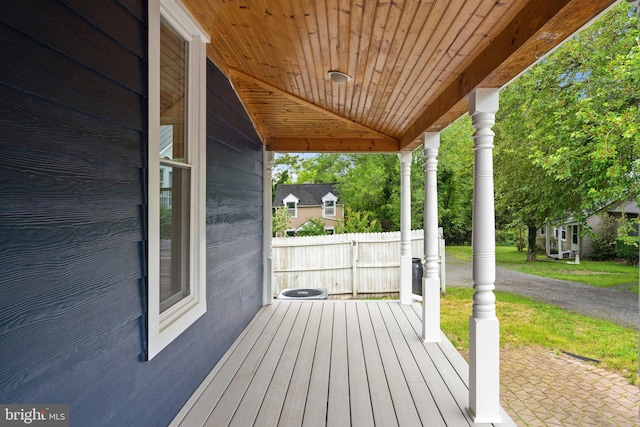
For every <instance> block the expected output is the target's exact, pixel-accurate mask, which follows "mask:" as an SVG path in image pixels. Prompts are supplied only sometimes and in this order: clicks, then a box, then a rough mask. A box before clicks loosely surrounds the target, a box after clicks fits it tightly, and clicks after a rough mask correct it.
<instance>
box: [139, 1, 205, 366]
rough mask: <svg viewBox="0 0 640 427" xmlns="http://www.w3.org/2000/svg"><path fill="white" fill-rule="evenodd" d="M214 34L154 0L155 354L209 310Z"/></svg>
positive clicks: (173, 4) (151, 289) (175, 4)
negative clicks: (208, 136)
mask: <svg viewBox="0 0 640 427" xmlns="http://www.w3.org/2000/svg"><path fill="white" fill-rule="evenodd" d="M208 42H209V36H208V35H207V34H206V33H205V32H204V30H202V28H201V27H200V26H199V25H198V24H197V22H196V21H195V19H194V18H193V16H191V14H190V13H189V11H188V10H187V9H186V8H185V7H184V6H183V5H182V4H181V3H179V1H178V0H150V1H149V70H148V73H149V110H148V111H149V133H148V135H149V172H148V173H149V184H148V185H149V190H148V194H149V214H148V215H149V221H148V226H149V251H148V256H149V263H148V265H149V276H148V301H147V304H148V311H147V313H148V314H147V316H148V319H147V323H148V358H149V359H151V358H153V357H154V356H155V355H157V354H158V353H159V352H160V351H161V350H162V349H163V348H164V347H166V346H167V345H168V344H169V343H171V342H172V341H173V340H174V339H175V338H176V337H177V336H178V335H180V334H181V333H182V332H183V331H185V330H186V329H187V328H188V327H189V326H190V325H191V324H193V323H194V322H195V321H196V320H197V319H198V318H199V317H200V316H202V314H204V313H205V311H206V296H205V291H206V283H205V278H206V274H205V241H204V238H203V237H202V236H204V235H205V178H206V174H205V172H206V171H205V162H204V158H205V154H206V153H205V114H206V111H205V109H206V102H205V101H206V100H205V93H206V52H205V46H206V43H208Z"/></svg>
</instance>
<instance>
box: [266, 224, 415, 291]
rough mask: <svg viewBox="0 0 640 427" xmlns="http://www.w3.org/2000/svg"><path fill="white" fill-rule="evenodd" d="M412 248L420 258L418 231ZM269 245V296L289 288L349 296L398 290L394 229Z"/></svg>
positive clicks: (286, 240) (283, 239)
mask: <svg viewBox="0 0 640 427" xmlns="http://www.w3.org/2000/svg"><path fill="white" fill-rule="evenodd" d="M411 246H412V256H413V257H414V258H423V257H424V243H423V231H422V230H414V231H412V232H411ZM272 247H273V273H274V274H273V275H274V283H273V291H274V293H275V295H274V296H277V295H278V294H279V293H280V292H281V291H282V290H283V289H289V288H327V290H328V291H329V294H330V295H346V294H349V295H352V296H354V297H355V296H357V295H358V294H385V293H397V292H398V291H399V277H400V232H399V231H397V232H392V233H357V234H355V233H353V234H334V235H330V236H308V237H276V238H274V239H273V242H272ZM354 284H355V286H354Z"/></svg>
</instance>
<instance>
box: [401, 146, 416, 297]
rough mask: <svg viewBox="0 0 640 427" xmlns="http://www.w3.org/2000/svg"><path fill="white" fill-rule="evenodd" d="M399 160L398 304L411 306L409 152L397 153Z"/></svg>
mask: <svg viewBox="0 0 640 427" xmlns="http://www.w3.org/2000/svg"><path fill="white" fill-rule="evenodd" d="M398 158H399V159H400V171H401V173H400V303H401V304H411V295H412V294H413V287H412V281H411V279H412V276H411V258H412V255H411V159H412V152H411V151H402V152H400V153H398Z"/></svg>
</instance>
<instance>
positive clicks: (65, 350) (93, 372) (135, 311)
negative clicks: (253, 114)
mask: <svg viewBox="0 0 640 427" xmlns="http://www.w3.org/2000/svg"><path fill="white" fill-rule="evenodd" d="M145 15H146V2H145V1H142V0H122V1H117V0H97V1H94V0H92V1H86V0H65V1H53V0H34V1H28V2H25V1H22V0H16V1H10V2H9V3H8V4H3V8H2V9H0V44H2V49H0V165H1V166H0V402H2V403H25V404H27V403H44V402H46V403H69V404H70V405H71V419H72V425H78V426H82V425H91V426H97V425H114V426H123V425H150V426H158V425H164V424H167V423H168V422H169V421H170V420H171V418H172V417H173V416H174V415H175V413H176V412H177V411H178V410H179V409H180V407H181V406H182V405H183V404H184V402H185V401H186V400H187V399H188V397H189V396H190V394H191V393H192V392H193V391H194V390H195V388H196V387H197V386H198V384H199V383H200V381H201V380H202V379H203V378H204V377H205V376H206V374H207V373H208V371H209V370H210V369H211V368H212V367H213V366H214V364H215V363H216V361H217V360H218V359H219V358H220V357H221V356H222V354H223V353H224V351H225V350H226V349H227V348H228V347H229V346H230V344H231V343H232V342H233V340H234V339H235V337H236V336H237V335H238V334H239V333H240V331H241V330H242V328H243V327H244V326H245V325H246V324H247V323H248V322H249V320H250V319H251V317H252V316H253V315H254V314H255V312H256V311H257V310H258V308H259V306H260V304H261V281H262V155H261V153H262V147H261V144H260V142H259V140H258V137H257V135H256V134H255V131H254V130H253V127H252V125H251V123H250V121H249V119H248V117H247V115H246V114H245V112H244V110H243V108H242V106H241V104H240V103H239V102H238V100H237V98H236V96H235V94H234V91H233V89H232V88H231V86H230V85H229V83H228V81H227V79H226V78H225V77H224V76H223V75H222V74H221V73H220V72H219V71H218V70H217V69H216V68H215V67H214V66H213V65H212V64H211V63H209V65H208V72H207V85H208V89H207V106H208V108H207V109H208V113H207V165H208V166H207V235H206V239H207V243H206V247H207V299H208V311H207V313H206V314H205V315H204V316H203V317H202V318H201V319H199V320H198V321H197V322H196V323H195V324H194V325H193V326H192V327H191V328H189V329H188V330H187V331H186V332H185V333H183V334H182V335H181V336H180V337H178V338H177V339H176V340H175V341H174V342H173V343H172V344H170V345H169V346H168V347H167V348H165V349H164V350H163V351H162V352H161V353H160V354H159V355H158V356H156V358H154V359H153V360H152V361H149V362H146V361H144V360H143V341H144V336H145V334H144V304H145V299H144V281H145V276H146V260H145V254H146V251H145V246H146V243H145V236H146V230H145V223H146V221H145V219H144V216H145V212H146V190H145V188H144V187H145V182H146V139H145V138H146V116H145V114H146V107H145V102H146V93H145V92H146V85H147V83H146V70H145V67H146V42H145V40H146V35H145V32H146V17H145Z"/></svg>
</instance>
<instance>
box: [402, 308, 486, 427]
mask: <svg viewBox="0 0 640 427" xmlns="http://www.w3.org/2000/svg"><path fill="white" fill-rule="evenodd" d="M412 310H413V313H414V316H408V317H409V319H410V320H411V323H412V326H413V328H414V330H415V331H416V333H418V331H421V330H422V323H421V320H420V319H421V318H420V317H419V316H420V314H419V313H418V307H417V306H414V307H413V308H412ZM407 312H408V313H409V314H410V313H411V312H410V311H408V310H407ZM442 337H444V338H445V339H446V337H445V336H444V335H442ZM446 341H447V342H448V340H446ZM425 347H426V348H427V351H428V353H429V357H430V358H431V360H432V361H433V363H434V365H435V366H436V369H437V372H438V373H439V374H440V376H441V377H442V379H443V380H444V382H445V383H446V384H447V387H448V388H449V390H450V391H451V395H452V396H453V397H454V399H455V400H456V404H457V405H458V408H460V410H461V411H463V414H464V416H465V418H467V420H468V421H469V422H470V423H473V420H471V416H470V415H469V413H468V412H467V409H466V408H467V406H468V405H469V386H468V385H467V384H466V383H465V381H464V380H463V378H462V375H461V374H460V373H459V372H458V371H457V370H456V369H455V367H454V366H453V365H451V362H450V361H449V359H448V358H447V357H446V355H445V354H444V353H443V352H442V348H441V346H440V343H426V344H425ZM473 425H474V427H490V426H491V424H488V423H486V424H485V423H476V424H473Z"/></svg>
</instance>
